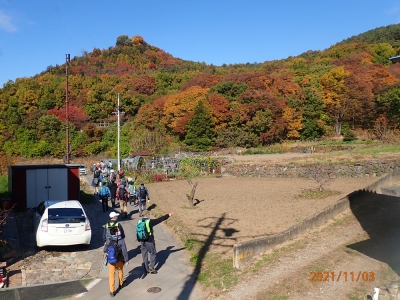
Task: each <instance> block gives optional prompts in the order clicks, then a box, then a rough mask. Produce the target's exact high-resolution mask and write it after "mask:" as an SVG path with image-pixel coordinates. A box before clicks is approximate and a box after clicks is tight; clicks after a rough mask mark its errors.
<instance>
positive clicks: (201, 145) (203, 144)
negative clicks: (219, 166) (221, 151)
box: [185, 100, 217, 151]
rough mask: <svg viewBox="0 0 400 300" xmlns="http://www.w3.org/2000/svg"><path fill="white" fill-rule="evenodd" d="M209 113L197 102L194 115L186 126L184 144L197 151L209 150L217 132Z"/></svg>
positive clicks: (201, 102) (202, 104) (200, 102)
mask: <svg viewBox="0 0 400 300" xmlns="http://www.w3.org/2000/svg"><path fill="white" fill-rule="evenodd" d="M214 126H215V125H214V120H213V118H212V115H211V113H210V111H209V110H208V109H207V107H205V106H204V103H203V101H201V100H200V101H199V102H198V104H197V106H196V107H195V108H194V115H193V117H192V118H191V119H190V121H189V123H188V124H187V125H186V136H185V143H186V144H187V145H189V146H192V147H193V148H194V149H196V150H198V151H207V150H210V149H211V147H212V145H213V143H214V140H215V137H216V135H217V132H216V130H215V128H214Z"/></svg>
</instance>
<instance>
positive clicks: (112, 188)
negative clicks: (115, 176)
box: [108, 181, 118, 207]
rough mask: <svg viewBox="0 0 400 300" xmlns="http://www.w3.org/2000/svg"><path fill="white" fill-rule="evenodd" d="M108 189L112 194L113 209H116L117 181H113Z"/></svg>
mask: <svg viewBox="0 0 400 300" xmlns="http://www.w3.org/2000/svg"><path fill="white" fill-rule="evenodd" d="M108 187H109V189H110V192H111V207H116V205H115V200H116V199H117V189H118V185H117V183H116V182H115V181H111V182H110V184H109V186H108Z"/></svg>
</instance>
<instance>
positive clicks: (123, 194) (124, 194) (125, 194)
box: [117, 184, 129, 218]
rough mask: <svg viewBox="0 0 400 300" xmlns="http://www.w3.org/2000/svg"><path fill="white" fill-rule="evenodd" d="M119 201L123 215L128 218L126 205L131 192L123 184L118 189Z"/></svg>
mask: <svg viewBox="0 0 400 300" xmlns="http://www.w3.org/2000/svg"><path fill="white" fill-rule="evenodd" d="M117 199H118V201H119V207H120V208H121V214H122V216H123V217H124V218H126V217H127V216H128V207H127V205H126V203H127V202H128V200H129V191H128V189H127V188H126V186H125V185H123V184H121V185H120V186H119V187H118V189H117Z"/></svg>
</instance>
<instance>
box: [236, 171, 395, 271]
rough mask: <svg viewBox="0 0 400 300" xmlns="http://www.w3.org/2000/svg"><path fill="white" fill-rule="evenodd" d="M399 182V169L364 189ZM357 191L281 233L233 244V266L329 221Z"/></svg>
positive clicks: (348, 205) (380, 187)
mask: <svg viewBox="0 0 400 300" xmlns="http://www.w3.org/2000/svg"><path fill="white" fill-rule="evenodd" d="M399 183H400V170H396V171H395V172H392V173H391V174H388V175H385V176H384V177H383V178H382V179H380V180H379V181H377V182H375V183H374V184H372V185H370V186H368V187H367V188H366V190H368V191H370V192H377V193H380V192H381V189H382V188H387V187H389V186H391V185H394V184H399ZM357 193H359V191H356V192H353V193H351V194H349V195H347V196H346V197H344V198H342V199H340V200H339V201H338V202H337V203H336V204H334V205H330V206H328V207H326V208H325V209H323V210H322V211H320V212H318V213H316V214H315V215H313V216H311V217H309V218H307V219H304V220H303V221H301V222H300V223H298V224H297V225H295V226H293V227H291V228H289V229H287V230H285V231H283V232H281V233H278V234H275V235H272V236H268V237H264V238H259V239H255V240H252V241H248V242H242V243H239V244H235V245H233V266H234V267H235V268H243V267H244V266H246V265H247V264H248V263H249V262H250V261H251V260H252V259H253V258H254V257H256V256H257V255H260V254H262V253H265V252H267V251H269V250H271V249H273V248H274V247H276V246H278V245H280V244H282V243H284V242H287V241H289V240H290V239H293V238H294V237H296V236H298V235H300V234H302V233H305V232H307V231H308V230H309V229H311V228H314V227H316V226H319V225H321V224H323V223H325V222H327V221H329V220H330V219H332V218H333V217H335V216H337V215H339V214H340V213H342V212H344V211H345V210H346V209H348V208H349V207H350V203H349V198H350V197H351V196H352V195H355V194H357Z"/></svg>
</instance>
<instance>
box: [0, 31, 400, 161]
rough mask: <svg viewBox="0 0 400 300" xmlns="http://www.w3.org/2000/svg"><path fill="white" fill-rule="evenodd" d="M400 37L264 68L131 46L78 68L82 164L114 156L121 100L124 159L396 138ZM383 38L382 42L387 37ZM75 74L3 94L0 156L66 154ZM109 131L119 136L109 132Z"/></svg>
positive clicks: (362, 41)
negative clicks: (371, 136) (353, 136)
mask: <svg viewBox="0 0 400 300" xmlns="http://www.w3.org/2000/svg"><path fill="white" fill-rule="evenodd" d="M399 26H400V25H392V26H387V27H382V28H377V29H375V30H372V31H368V32H366V33H364V34H361V35H359V36H358V37H352V38H350V39H348V40H346V41H343V42H340V43H338V44H336V45H334V46H332V47H330V48H328V49H326V50H324V51H308V52H306V53H303V54H301V55H299V56H297V57H289V58H287V59H283V60H276V61H266V62H264V63H259V64H249V63H247V64H233V65H222V66H214V65H207V64H205V63H198V62H193V61H185V60H182V59H179V58H175V57H173V56H172V55H171V54H168V53H166V52H165V51H163V50H161V49H159V48H157V47H154V46H151V45H149V44H147V43H146V42H145V41H144V39H143V38H142V37H140V36H135V37H132V38H130V37H128V36H125V35H123V36H120V37H118V38H117V39H116V45H115V46H112V47H109V48H108V49H103V50H100V49H96V48H95V49H93V51H92V52H84V53H83V55H82V56H80V57H74V58H73V59H72V60H71V62H70V63H69V65H68V67H69V68H68V70H69V76H68V83H69V84H68V87H69V88H68V92H69V93H68V99H69V111H70V118H69V119H70V143H71V152H72V153H71V154H72V155H73V156H76V157H79V156H86V155H93V154H99V153H105V154H107V155H115V152H116V124H115V122H114V121H115V114H114V115H113V112H115V110H116V107H117V95H118V94H119V95H120V101H121V108H122V110H123V111H124V112H125V114H124V117H123V121H124V122H123V126H122V129H121V152H122V155H123V156H125V155H127V154H128V153H129V152H130V151H136V150H150V151H153V152H154V153H157V152H159V151H162V152H164V153H165V152H167V151H168V150H173V149H185V148H187V149H193V150H199V151H205V150H211V149H213V148H220V147H231V146H239V147H255V146H258V145H266V144H271V143H277V142H281V141H284V140H297V139H302V140H311V139H314V138H320V137H322V136H329V135H335V134H342V133H343V132H346V131H348V130H356V131H357V130H359V131H361V130H371V129H373V128H377V127H379V128H382V126H384V127H385V128H386V129H396V128H397V127H398V125H399V121H400V84H399V83H400V64H393V65H392V63H391V62H390V60H388V58H389V57H391V56H395V55H396V53H397V52H398V48H397V46H396V41H397V38H398V32H399V31H398V28H400V27H399ZM378 36H379V37H378ZM65 69H66V66H65V65H62V66H49V67H47V69H46V70H45V71H44V72H42V73H41V74H38V75H36V76H34V77H33V78H21V79H17V80H16V81H15V82H13V81H9V82H8V83H6V84H4V86H3V88H2V89H0V120H1V121H0V128H1V131H2V135H1V136H0V152H3V153H6V154H8V155H17V156H24V157H41V156H45V155H51V156H54V157H62V156H63V155H64V152H65V148H66V146H65V121H66V117H65V93H66V89H65V86H66V84H65V82H66V76H65ZM102 121H109V122H113V124H112V125H111V126H110V127H98V126H97V125H96V124H97V123H98V122H102Z"/></svg>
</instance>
